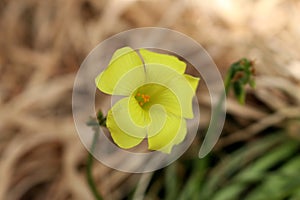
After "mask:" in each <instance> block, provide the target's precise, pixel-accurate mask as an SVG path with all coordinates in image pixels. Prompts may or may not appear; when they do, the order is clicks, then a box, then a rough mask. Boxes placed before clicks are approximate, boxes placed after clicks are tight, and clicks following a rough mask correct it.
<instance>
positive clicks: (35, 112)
mask: <svg viewBox="0 0 300 200" xmlns="http://www.w3.org/2000/svg"><path fill="white" fill-rule="evenodd" d="M204 2H205V1H196V0H176V1H172V0H163V1H162V0H142V1H138V0H101V1H98V0H66V1H58V0H53V1H50V0H46V1H39V0H24V1H17V0H1V1H0V178H1V181H0V199H3V200H4V199H5V200H14V199H24V200H25V199H43V200H45V199H49V200H50V199H51V200H55V199H80V200H81V199H93V198H92V196H91V193H90V191H89V189H88V187H87V184H86V181H85V177H84V167H85V159H86V155H87V152H86V150H85V149H84V147H83V145H82V144H81V142H80V140H79V137H78V136H77V133H76V130H75V128H74V123H73V119H72V110H71V94H72V87H73V81H74V77H75V75H76V71H77V70H78V68H79V66H80V64H81V62H82V61H83V59H84V58H85V56H86V55H87V54H88V53H89V51H90V50H91V49H92V48H94V47H95V46H96V45H97V44H98V43H99V42H101V41H103V40H104V39H106V38H107V37H109V36H111V35H113V34H115V33H118V32H121V31H124V30H128V29H131V28H136V27H144V26H160V27H167V28H171V29H174V30H177V31H180V32H182V33H185V34H187V35H188V36H190V37H192V38H194V39H195V40H196V41H198V42H199V43H201V44H202V45H203V46H204V47H205V48H206V49H207V51H208V52H209V53H210V55H211V56H212V57H213V59H214V60H215V62H216V64H217V65H218V67H219V68H220V70H221V71H222V72H223V73H224V72H225V71H226V69H227V67H228V66H229V64H230V63H232V62H233V61H235V60H237V59H239V58H241V57H249V58H251V59H254V60H255V61H256V70H257V74H258V76H257V89H256V90H255V91H253V90H249V93H250V96H251V98H250V99H248V102H247V103H248V104H247V106H244V107H243V106H240V105H238V104H237V103H236V102H235V101H234V100H231V99H230V100H229V102H228V112H229V114H230V115H232V116H233V118H234V119H236V120H237V122H236V123H238V124H239V125H240V126H235V125H234V124H230V125H229V126H227V128H226V130H227V132H229V133H231V132H232V133H231V134H228V135H225V136H224V137H223V138H222V140H220V142H219V144H218V145H217V148H221V147H222V146H224V145H228V144H230V143H232V142H236V141H240V140H247V139H250V138H251V137H253V136H254V135H255V134H258V133H259V132H260V131H261V130H263V129H265V128H266V127H269V126H274V125H285V122H286V121H287V119H292V118H294V117H295V116H299V110H300V54H299V52H300V40H299V38H300V28H299V21H300V12H299V11H300V2H299V1H296V0H276V1H269V0H258V1H238V0H231V1H221V0H220V1H218V0H214V1H211V2H210V3H204ZM226 2H227V3H226ZM198 96H199V100H200V104H201V106H202V107H203V112H204V114H202V115H201V116H203V117H204V119H202V123H201V126H202V127H205V123H207V122H208V120H209V118H208V117H205V116H209V115H208V114H209V112H206V110H208V109H205V108H208V106H209V100H208V95H207V94H204V93H201V94H198ZM205 113H207V115H206V114H205ZM295 126H296V128H295ZM240 127H243V128H242V129H241V128H240ZM298 127H299V125H298ZM290 130H291V131H290V134H291V135H293V136H295V137H299V131H298V130H299V129H297V125H295V124H292V125H291V129H290ZM297 131H298V132H297ZM245 133H247V134H245ZM93 170H94V171H93V172H94V176H95V179H96V181H97V184H98V186H99V189H100V191H101V192H102V194H103V195H104V196H105V197H106V199H120V198H122V197H124V196H126V194H127V193H128V191H131V190H132V189H133V188H134V187H135V185H136V183H137V178H138V177H139V176H138V175H131V174H126V173H121V172H117V171H113V170H111V169H109V168H107V167H105V166H103V165H101V164H99V163H97V164H95V165H94V168H93Z"/></svg>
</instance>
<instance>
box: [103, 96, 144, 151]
mask: <svg viewBox="0 0 300 200" xmlns="http://www.w3.org/2000/svg"><path fill="white" fill-rule="evenodd" d="M128 101H129V98H123V99H121V100H120V101H118V102H117V103H116V104H115V105H114V106H113V107H112V109H111V110H110V111H109V112H108V114H107V120H106V124H107V128H108V129H109V131H110V133H111V136H112V138H113V140H114V142H115V143H116V144H117V145H118V146H119V147H121V148H124V149H128V148H132V147H134V146H136V145H138V144H139V143H140V142H141V141H142V140H143V139H144V138H145V137H146V129H145V128H143V127H139V126H136V124H134V123H133V122H132V120H131V118H130V116H129V112H128Z"/></svg>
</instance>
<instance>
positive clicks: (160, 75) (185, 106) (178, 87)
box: [146, 64, 198, 118]
mask: <svg viewBox="0 0 300 200" xmlns="http://www.w3.org/2000/svg"><path fill="white" fill-rule="evenodd" d="M146 82H149V83H157V84H162V85H163V86H165V87H166V88H168V89H169V90H170V91H172V92H173V93H174V94H175V96H176V98H177V99H178V101H179V103H180V104H179V105H180V106H181V113H182V116H183V117H185V118H193V117H194V114H193V107H192V99H193V97H194V95H195V89H196V86H197V84H198V83H197V82H198V80H197V78H194V77H192V76H184V75H181V74H178V73H177V72H176V71H175V70H172V69H170V68H168V67H164V66H162V65H158V64H155V65H154V64H152V65H146Z"/></svg>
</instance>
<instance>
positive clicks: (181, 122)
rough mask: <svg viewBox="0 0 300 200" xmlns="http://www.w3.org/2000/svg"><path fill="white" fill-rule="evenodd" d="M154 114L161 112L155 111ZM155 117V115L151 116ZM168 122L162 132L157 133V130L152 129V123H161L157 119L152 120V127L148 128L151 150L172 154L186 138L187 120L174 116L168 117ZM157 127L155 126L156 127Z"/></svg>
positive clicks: (166, 121)
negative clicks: (173, 149) (174, 148)
mask: <svg viewBox="0 0 300 200" xmlns="http://www.w3.org/2000/svg"><path fill="white" fill-rule="evenodd" d="M152 112H160V111H159V109H155V110H153V111H152ZM151 116H155V114H154V113H153V114H151ZM166 116H167V117H166V120H165V123H164V124H163V126H162V127H161V128H160V130H159V131H158V132H157V133H156V132H153V131H156V130H157V128H156V127H155V128H154V129H153V128H152V126H153V125H152V123H153V124H155V123H159V122H158V121H157V120H158V119H156V118H151V119H152V121H151V125H150V126H149V128H148V148H149V149H150V150H158V151H162V152H165V153H170V152H171V150H172V148H173V146H174V145H176V144H179V143H180V142H182V141H183V139H184V138H185V136H186V123H185V119H183V118H179V117H176V116H175V115H172V114H167V115H166ZM154 126H155V125H154Z"/></svg>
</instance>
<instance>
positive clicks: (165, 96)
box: [130, 83, 182, 122]
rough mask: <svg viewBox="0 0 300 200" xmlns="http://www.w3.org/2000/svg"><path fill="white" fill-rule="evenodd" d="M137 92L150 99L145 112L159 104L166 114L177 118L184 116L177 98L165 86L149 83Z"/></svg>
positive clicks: (145, 106) (144, 107)
mask: <svg viewBox="0 0 300 200" xmlns="http://www.w3.org/2000/svg"><path fill="white" fill-rule="evenodd" d="M137 92H139V93H141V94H147V95H149V97H150V99H149V102H148V103H146V104H145V105H144V106H143V109H144V110H149V109H150V108H151V107H152V106H153V105H156V104H158V105H161V106H162V107H163V108H164V109H166V112H168V113H173V114H174V115H176V116H181V115H182V111H181V107H180V103H179V100H178V98H177V96H176V95H175V93H174V92H172V91H171V90H170V89H168V88H167V87H165V86H164V85H161V84H158V83H148V84H145V85H144V86H142V87H140V88H139V89H138V90H137ZM130 110H131V109H130ZM148 122H149V121H148Z"/></svg>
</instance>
